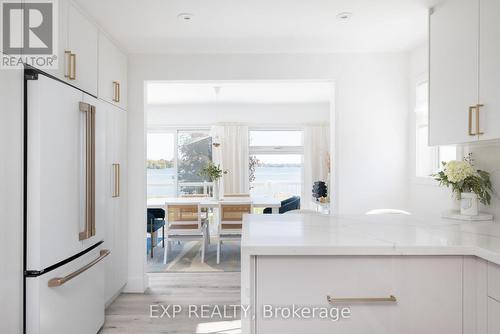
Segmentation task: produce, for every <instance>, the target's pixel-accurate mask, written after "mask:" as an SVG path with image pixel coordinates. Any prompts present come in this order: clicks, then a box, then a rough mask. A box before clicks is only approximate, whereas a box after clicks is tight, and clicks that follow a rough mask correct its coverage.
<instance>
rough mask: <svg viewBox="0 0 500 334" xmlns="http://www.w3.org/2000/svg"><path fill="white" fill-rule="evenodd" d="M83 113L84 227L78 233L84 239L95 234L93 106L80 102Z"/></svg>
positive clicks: (80, 238)
mask: <svg viewBox="0 0 500 334" xmlns="http://www.w3.org/2000/svg"><path fill="white" fill-rule="evenodd" d="M80 111H81V112H84V113H85V217H84V219H85V229H84V230H83V232H80V233H79V235H78V238H79V240H85V239H89V238H91V237H93V236H94V235H95V232H96V231H95V106H92V105H90V104H88V103H84V102H80Z"/></svg>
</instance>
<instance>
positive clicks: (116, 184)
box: [112, 163, 120, 198]
mask: <svg viewBox="0 0 500 334" xmlns="http://www.w3.org/2000/svg"><path fill="white" fill-rule="evenodd" d="M112 197H115V198H116V197H120V164H118V163H117V164H113V195H112Z"/></svg>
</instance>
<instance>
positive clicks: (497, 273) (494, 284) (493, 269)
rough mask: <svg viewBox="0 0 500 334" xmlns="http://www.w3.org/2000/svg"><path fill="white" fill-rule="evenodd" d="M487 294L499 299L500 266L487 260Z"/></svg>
mask: <svg viewBox="0 0 500 334" xmlns="http://www.w3.org/2000/svg"><path fill="white" fill-rule="evenodd" d="M488 296H490V297H491V298H494V299H496V300H498V301H500V266H499V265H496V264H494V263H491V262H488Z"/></svg>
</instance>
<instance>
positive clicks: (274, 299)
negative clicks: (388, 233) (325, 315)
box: [254, 256, 462, 334]
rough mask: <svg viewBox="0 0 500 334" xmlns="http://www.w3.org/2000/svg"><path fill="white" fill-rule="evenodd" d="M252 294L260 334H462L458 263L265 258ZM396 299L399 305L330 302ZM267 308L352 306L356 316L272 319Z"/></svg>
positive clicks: (444, 260)
mask: <svg viewBox="0 0 500 334" xmlns="http://www.w3.org/2000/svg"><path fill="white" fill-rule="evenodd" d="M255 290H256V291H255V300H254V304H255V307H256V312H257V313H256V320H255V329H256V331H255V333H256V334H267V333H289V334H293V333H310V334H315V333H318V334H320V333H321V334H322V333H339V334H358V333H380V334H400V333H405V334H421V333H441V334H461V333H462V258H461V257H439V256H435V257H434V256H433V257H427V256H420V257H412V256H400V257H398V256H316V257H311V256H260V257H258V258H257V264H256V283H255ZM391 295H393V296H395V298H396V299H397V302H390V301H389V302H380V301H371V302H370V301H366V302H360V301H358V302H347V301H346V302H339V303H334V304H332V305H329V303H328V302H327V296H331V297H333V298H387V297H389V296H391ZM266 305H271V306H273V307H292V305H296V306H301V307H309V308H312V307H327V308H330V307H335V308H338V309H339V310H341V309H342V308H343V307H349V308H350V310H351V317H350V318H349V319H340V320H338V321H332V320H331V319H321V318H319V317H316V318H310V319H297V318H295V319H292V318H290V317H289V318H286V314H283V313H278V314H277V315H276V314H273V315H272V316H269V315H270V313H264V310H265V309H264V308H265V307H267V306H266ZM268 311H269V309H268V310H267V312H268ZM267 316H269V317H267ZM424 319H425V320H424Z"/></svg>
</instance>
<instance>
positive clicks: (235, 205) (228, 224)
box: [217, 201, 253, 264]
mask: <svg viewBox="0 0 500 334" xmlns="http://www.w3.org/2000/svg"><path fill="white" fill-rule="evenodd" d="M252 210H253V205H252V203H249V202H248V201H245V202H231V203H222V204H220V205H219V215H220V221H219V227H218V230H217V264H219V263H220V253H221V246H222V242H223V241H225V240H241V229H242V223H243V215H244V214H247V213H252Z"/></svg>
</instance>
